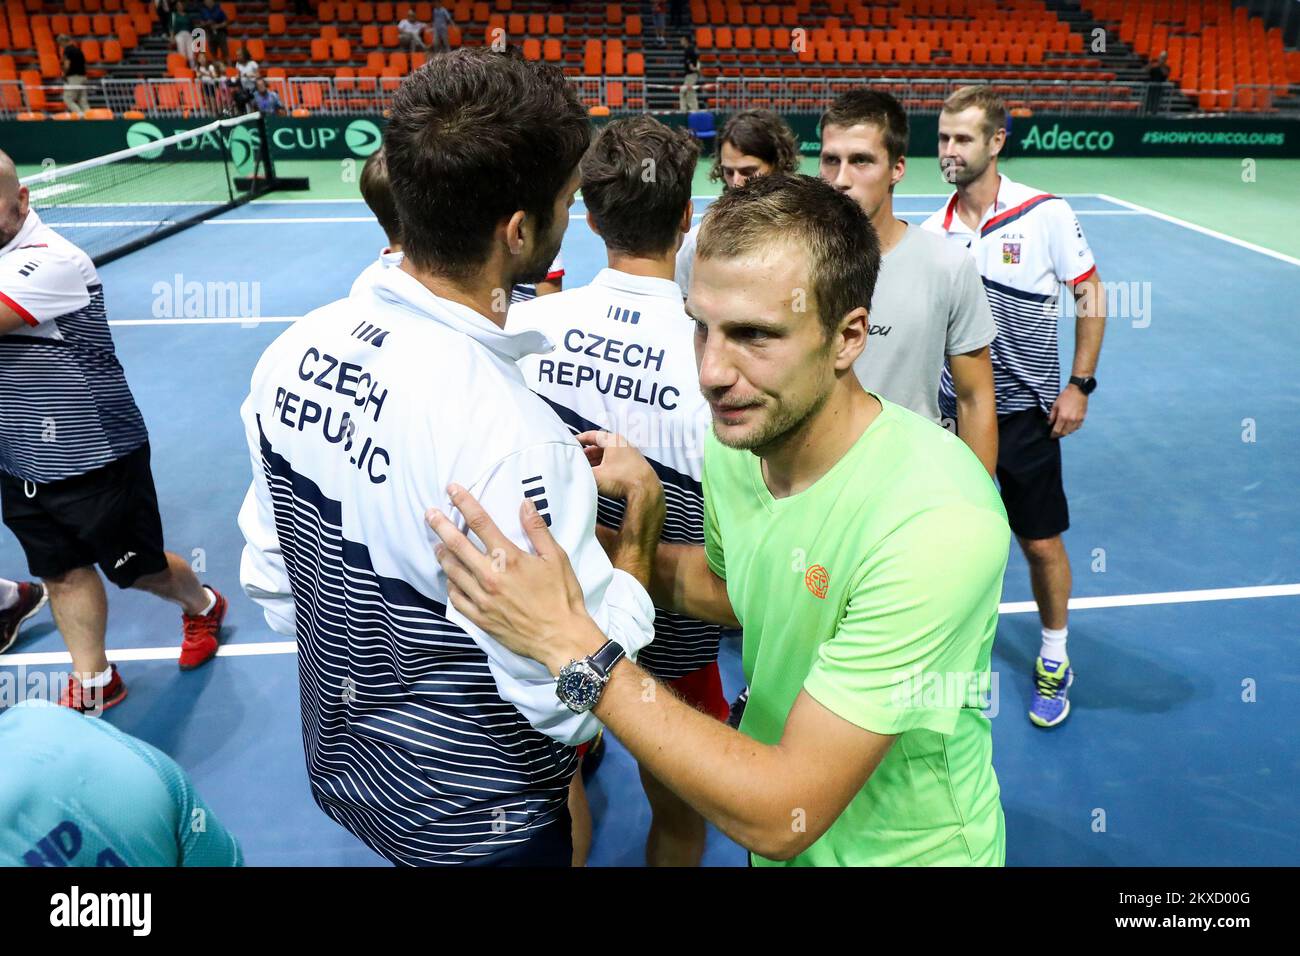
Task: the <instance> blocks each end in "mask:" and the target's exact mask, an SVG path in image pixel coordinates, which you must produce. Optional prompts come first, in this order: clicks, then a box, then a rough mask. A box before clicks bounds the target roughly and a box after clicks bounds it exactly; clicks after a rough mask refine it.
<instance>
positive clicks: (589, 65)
mask: <svg viewBox="0 0 1300 956" xmlns="http://www.w3.org/2000/svg"><path fill="white" fill-rule="evenodd" d="M600 71H601V58H600V41H599V40H596V39H589V40H586V41H585V42H584V43H583V45H582V73H583V75H584V76H600Z"/></svg>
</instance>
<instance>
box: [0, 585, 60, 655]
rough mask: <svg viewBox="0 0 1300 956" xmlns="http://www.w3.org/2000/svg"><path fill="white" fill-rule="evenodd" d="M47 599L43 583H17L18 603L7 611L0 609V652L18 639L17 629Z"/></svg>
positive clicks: (43, 605)
mask: <svg viewBox="0 0 1300 956" xmlns="http://www.w3.org/2000/svg"><path fill="white" fill-rule="evenodd" d="M49 599H50V596H49V595H48V594H47V593H45V585H43V584H38V583H37V582H36V581H24V582H23V583H21V584H19V585H18V603H17V604H15V605H14V606H13V607H11V608H10V609H9V610H7V611H0V654H3V653H4V652H5V651H7V650H9V648H11V647H13V646H14V641H16V640H18V629H19V628H20V627H22V626H23V623H24V622H25V621H27V619H28V618H30V617H32V616H34V615H35V614H36V613H37V612H38V611H39V610H40V609H41V608H43V607H45V604H46V602H47V601H49Z"/></svg>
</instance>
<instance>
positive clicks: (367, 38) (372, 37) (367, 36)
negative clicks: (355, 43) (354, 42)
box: [361, 23, 379, 46]
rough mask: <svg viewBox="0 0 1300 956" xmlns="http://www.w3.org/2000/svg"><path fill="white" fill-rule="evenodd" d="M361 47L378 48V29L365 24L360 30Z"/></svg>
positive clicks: (372, 25) (371, 24)
mask: <svg viewBox="0 0 1300 956" xmlns="http://www.w3.org/2000/svg"><path fill="white" fill-rule="evenodd" d="M361 45H362V46H379V27H377V26H375V24H373V23H367V24H366V25H365V26H364V27H362V28H361Z"/></svg>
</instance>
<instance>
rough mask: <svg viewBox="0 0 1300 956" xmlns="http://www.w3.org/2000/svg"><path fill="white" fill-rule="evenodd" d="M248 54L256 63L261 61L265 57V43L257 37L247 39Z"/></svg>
mask: <svg viewBox="0 0 1300 956" xmlns="http://www.w3.org/2000/svg"><path fill="white" fill-rule="evenodd" d="M248 55H249V56H251V57H252V58H253V59H254V60H256V61H257V62H258V63H261V62H262V61H263V60H265V59H266V44H265V43H264V42H263V41H262V40H260V39H258V38H257V37H254V38H253V39H251V40H249V41H248Z"/></svg>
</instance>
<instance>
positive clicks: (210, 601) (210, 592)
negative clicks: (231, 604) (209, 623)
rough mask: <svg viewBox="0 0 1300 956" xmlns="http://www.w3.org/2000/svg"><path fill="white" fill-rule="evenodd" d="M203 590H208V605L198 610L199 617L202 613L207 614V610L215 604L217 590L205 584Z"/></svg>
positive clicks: (209, 610)
mask: <svg viewBox="0 0 1300 956" xmlns="http://www.w3.org/2000/svg"><path fill="white" fill-rule="evenodd" d="M203 590H205V591H207V592H208V606H207V607H205V608H204V609H203V610H202V611H201V612H199V617H203V616H204V615H206V614H208V613H209V612H211V610H212V609H213V608H214V607H216V606H217V592H216V591H214V590H212V588H210V587H207V586H206V585H205V586H204V588H203Z"/></svg>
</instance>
